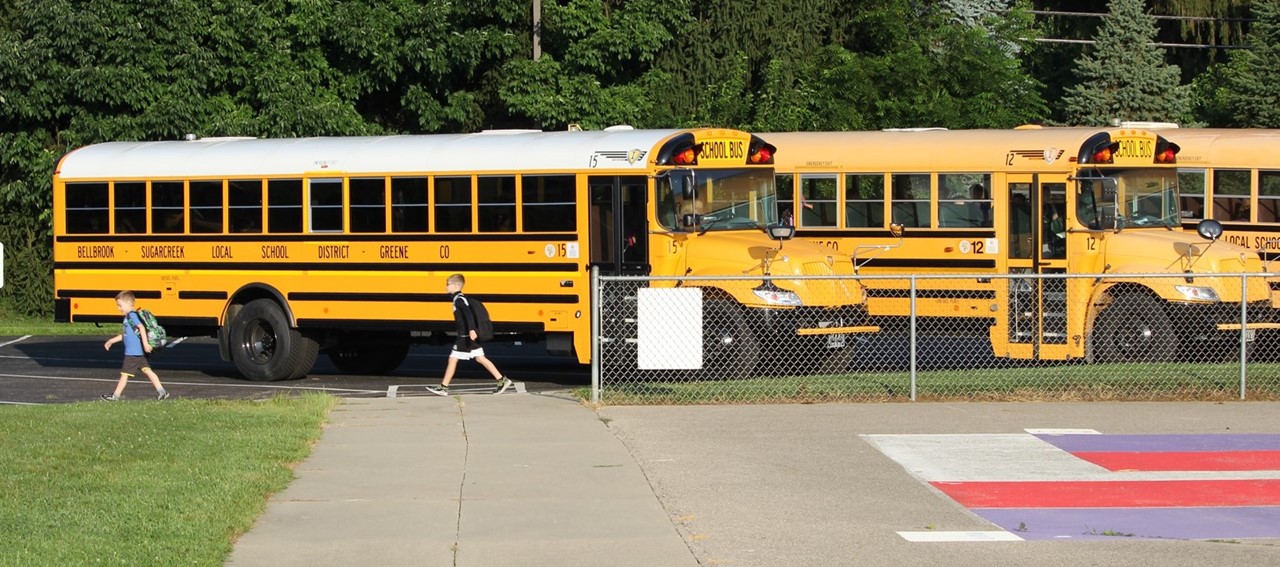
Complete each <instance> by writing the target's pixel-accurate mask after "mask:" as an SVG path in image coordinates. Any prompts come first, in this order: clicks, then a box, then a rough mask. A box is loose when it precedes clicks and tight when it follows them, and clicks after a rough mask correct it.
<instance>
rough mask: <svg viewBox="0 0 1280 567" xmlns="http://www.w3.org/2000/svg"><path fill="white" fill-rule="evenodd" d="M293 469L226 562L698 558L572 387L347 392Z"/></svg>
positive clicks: (681, 561)
mask: <svg viewBox="0 0 1280 567" xmlns="http://www.w3.org/2000/svg"><path fill="white" fill-rule="evenodd" d="M296 474H297V480H295V481H294V482H293V483H292V484H291V485H290V486H289V488H288V489H286V490H285V491H283V492H281V493H280V494H277V495H275V496H274V497H273V498H272V499H271V501H270V502H269V503H268V506H267V510H266V512H265V513H264V514H263V515H262V516H261V517H260V518H259V519H258V522H257V523H256V524H255V525H254V527H253V528H252V529H251V530H250V531H249V533H247V534H245V535H244V536H243V537H242V538H241V539H240V540H239V541H237V542H236V544H235V547H234V550H233V552H232V554H231V558H230V560H229V561H228V565H233V566H236V567H248V566H256V565H262V566H271V567H279V566H287V565H300V566H307V567H316V566H320V565H380V566H393V565H414V566H421V565H457V566H464V567H465V566H477V567H478V566H494V565H557V566H567V565H591V566H596V565H610V566H614V567H622V566H628V565H636V566H653V565H664V566H681V565H690V566H696V565H698V561H697V560H696V559H695V558H694V556H693V554H692V552H691V551H690V549H689V547H688V546H687V545H686V544H685V542H684V540H683V539H682V538H681V536H680V534H679V533H678V532H677V530H676V528H675V526H674V524H673V523H672V520H671V519H670V517H669V515H668V514H667V512H666V511H665V510H663V507H662V504H661V503H660V502H659V501H658V498H657V497H656V496H655V495H654V492H653V490H652V488H651V487H650V486H649V482H648V480H647V479H646V478H645V475H644V473H643V472H642V471H641V470H640V467H639V466H638V465H637V464H636V462H635V459H633V458H632V457H631V455H630V453H629V452H628V450H627V448H626V447H625V446H624V445H623V443H622V442H621V441H619V440H618V439H617V438H616V437H615V436H614V435H613V434H612V433H610V431H609V430H608V428H607V427H606V425H605V424H604V423H603V422H602V421H601V420H600V418H599V417H598V416H597V414H596V413H595V412H593V411H591V410H590V409H588V408H585V407H583V406H582V405H581V404H580V403H578V402H577V401H576V400H573V399H569V398H568V397H553V396H546V395H513V394H504V395H501V396H492V395H484V394H477V395H462V396H457V395H455V396H453V397H449V398H440V397H410V398H380V399H349V400H343V402H342V405H340V406H339V407H337V408H336V409H335V410H334V411H333V412H332V414H331V421H330V423H329V424H328V426H326V428H325V431H324V434H323V436H322V438H321V440H320V442H319V443H318V444H317V445H316V447H315V450H314V452H313V453H312V455H311V456H310V457H309V458H308V459H307V460H306V461H304V462H303V463H301V464H300V465H299V466H298V468H297V472H296Z"/></svg>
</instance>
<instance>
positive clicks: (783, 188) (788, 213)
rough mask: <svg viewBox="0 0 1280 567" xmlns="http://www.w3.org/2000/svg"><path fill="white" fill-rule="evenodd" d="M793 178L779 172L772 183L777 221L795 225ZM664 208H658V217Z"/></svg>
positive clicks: (788, 174) (669, 224)
mask: <svg viewBox="0 0 1280 567" xmlns="http://www.w3.org/2000/svg"><path fill="white" fill-rule="evenodd" d="M795 179H796V177H795V176H794V175H792V174H790V173H779V174H777V175H775V176H774V177H773V180H774V184H775V185H776V186H777V188H778V199H777V203H778V222H780V223H782V224H785V225H795V224H796V223H795V216H796V209H795V207H796V204H795V196H794V195H795ZM664 212H667V211H666V210H659V211H658V213H659V215H660V216H659V218H661V214H662V213H664ZM663 224H665V225H667V226H669V227H674V226H675V223H674V222H664V223H663Z"/></svg>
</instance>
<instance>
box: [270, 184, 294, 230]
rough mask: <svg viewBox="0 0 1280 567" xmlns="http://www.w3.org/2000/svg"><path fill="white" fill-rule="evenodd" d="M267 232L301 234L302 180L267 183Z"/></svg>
mask: <svg viewBox="0 0 1280 567" xmlns="http://www.w3.org/2000/svg"><path fill="white" fill-rule="evenodd" d="M267 232H302V180H301V179H272V180H270V181H268V182H267Z"/></svg>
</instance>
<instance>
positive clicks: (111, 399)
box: [100, 394, 120, 402]
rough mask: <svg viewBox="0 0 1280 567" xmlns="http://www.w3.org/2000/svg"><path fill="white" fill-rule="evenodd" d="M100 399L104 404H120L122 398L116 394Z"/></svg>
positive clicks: (106, 395)
mask: <svg viewBox="0 0 1280 567" xmlns="http://www.w3.org/2000/svg"><path fill="white" fill-rule="evenodd" d="M100 399H101V400H102V401H104V402H118V401H120V396H117V395H115V394H103V395H102V397H101V398H100Z"/></svg>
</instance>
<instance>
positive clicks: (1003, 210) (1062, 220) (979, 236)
mask: <svg viewBox="0 0 1280 567" xmlns="http://www.w3.org/2000/svg"><path fill="white" fill-rule="evenodd" d="M762 135H763V136H767V137H768V138H769V139H770V141H771V142H773V143H775V144H778V146H779V147H782V148H786V150H787V151H786V152H785V153H780V154H779V156H778V159H777V162H776V163H775V166H776V168H777V172H778V191H779V198H778V203H779V210H780V212H779V214H780V215H781V216H782V217H783V218H784V219H793V222H794V223H795V225H796V227H797V235H798V236H799V237H802V238H804V239H807V240H810V241H812V242H814V243H818V244H821V245H824V246H827V247H829V248H831V249H832V250H837V251H839V252H840V253H841V254H846V255H849V256H850V257H852V259H853V261H854V263H855V269H856V270H857V271H858V273H860V274H868V275H870V274H880V275H913V274H924V275H938V274H965V275H969V274H977V275H978V277H968V278H960V279H946V280H937V279H920V280H918V284H917V298H918V302H917V315H919V316H920V317H922V318H923V319H922V320H923V321H925V322H934V323H938V324H940V325H942V326H943V327H945V328H949V329H958V328H961V327H960V325H961V323H970V324H972V326H971V327H970V328H972V329H981V330H982V331H985V332H987V333H988V334H989V336H990V341H991V344H992V347H993V351H994V354H995V355H996V356H1001V357H1011V358H1019V359H1039V360H1070V359H1079V358H1088V359H1090V360H1160V359H1166V360H1167V359H1170V358H1173V357H1177V356H1178V353H1179V352H1180V347H1183V348H1184V349H1188V350H1199V349H1201V348H1203V347H1204V346H1205V345H1204V344H1203V343H1204V342H1205V341H1212V342H1215V343H1219V344H1220V345H1221V346H1223V347H1224V348H1228V349H1229V348H1230V346H1231V345H1233V344H1238V336H1239V335H1238V333H1233V332H1231V330H1232V328H1233V327H1232V323H1233V322H1234V323H1236V324H1235V326H1234V329H1236V330H1238V329H1239V324H1238V322H1239V320H1240V319H1239V314H1240V302H1241V301H1242V300H1243V301H1247V302H1250V303H1254V302H1260V301H1262V302H1264V300H1265V299H1266V297H1267V290H1266V285H1265V283H1264V282H1262V281H1261V280H1260V279H1253V278H1250V282H1249V287H1248V290H1247V291H1245V292H1242V291H1241V284H1240V278H1238V277H1237V278H1220V277H1216V276H1215V275H1214V274H1216V273H1242V272H1249V273H1252V272H1261V271H1262V265H1261V263H1260V261H1259V259H1258V257H1257V255H1256V254H1253V253H1251V252H1248V251H1246V250H1243V249H1241V248H1240V247H1237V246H1235V245H1232V244H1230V243H1228V242H1223V241H1210V240H1207V239H1206V238H1214V230H1215V229H1217V230H1218V231H1220V227H1215V226H1214V225H1213V223H1206V225H1205V226H1204V227H1203V228H1204V229H1205V230H1206V234H1208V237H1201V236H1199V235H1197V234H1196V233H1195V232H1187V231H1184V230H1183V229H1182V225H1181V223H1182V219H1181V215H1180V214H1179V210H1180V204H1179V195H1178V184H1177V173H1178V169H1177V168H1178V165H1179V163H1178V162H1179V156H1180V155H1182V154H1180V153H1179V146H1178V143H1177V142H1178V140H1177V139H1175V138H1174V137H1173V135H1174V131H1170V134H1169V135H1170V138H1169V139H1166V138H1165V137H1163V136H1160V135H1157V134H1154V133H1152V132H1150V131H1147V130H1142V129H1136V128H1114V129H1101V130H1100V129H1089V128H1040V127H1023V128H1018V129H1014V130H968V131H965V130H959V131H947V130H938V129H922V130H898V131H880V132H822V133H774V134H762ZM1183 151H1184V152H1185V150H1183ZM894 225H901V226H902V227H903V234H902V236H901V239H899V238H898V237H897V236H895V235H893V234H891V231H890V227H891V226H894ZM1021 273H1025V274H1050V275H1052V274H1065V275H1071V274H1103V273H1109V274H1117V276H1115V277H1106V278H1098V279H1084V278H1057V277H1048V278H1036V279H1016V278H1015V279H1001V278H983V277H981V276H982V275H984V274H1021ZM1124 274H1178V275H1180V276H1182V275H1185V277H1179V278H1155V279H1152V278H1137V277H1124ZM863 283H864V284H865V285H866V286H867V288H868V295H869V300H868V309H869V313H870V315H871V316H872V319H873V320H872V322H873V323H876V322H880V320H892V319H894V318H899V319H900V318H903V317H905V316H907V315H908V314H909V309H910V308H911V306H910V302H909V300H908V294H909V291H910V290H909V289H908V285H909V283H908V280H906V279H892V280H876V279H867V280H865V281H864V282H863ZM1242 293H1244V294H1247V297H1242ZM1263 304H1264V305H1265V302H1264V303H1263ZM1108 311H1110V313H1109V314H1108V313H1107V312H1108ZM1250 325H1252V323H1251V324H1250ZM1256 327H1257V328H1262V326H1261V325H1259V326H1256ZM1251 328H1252V327H1251Z"/></svg>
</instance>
